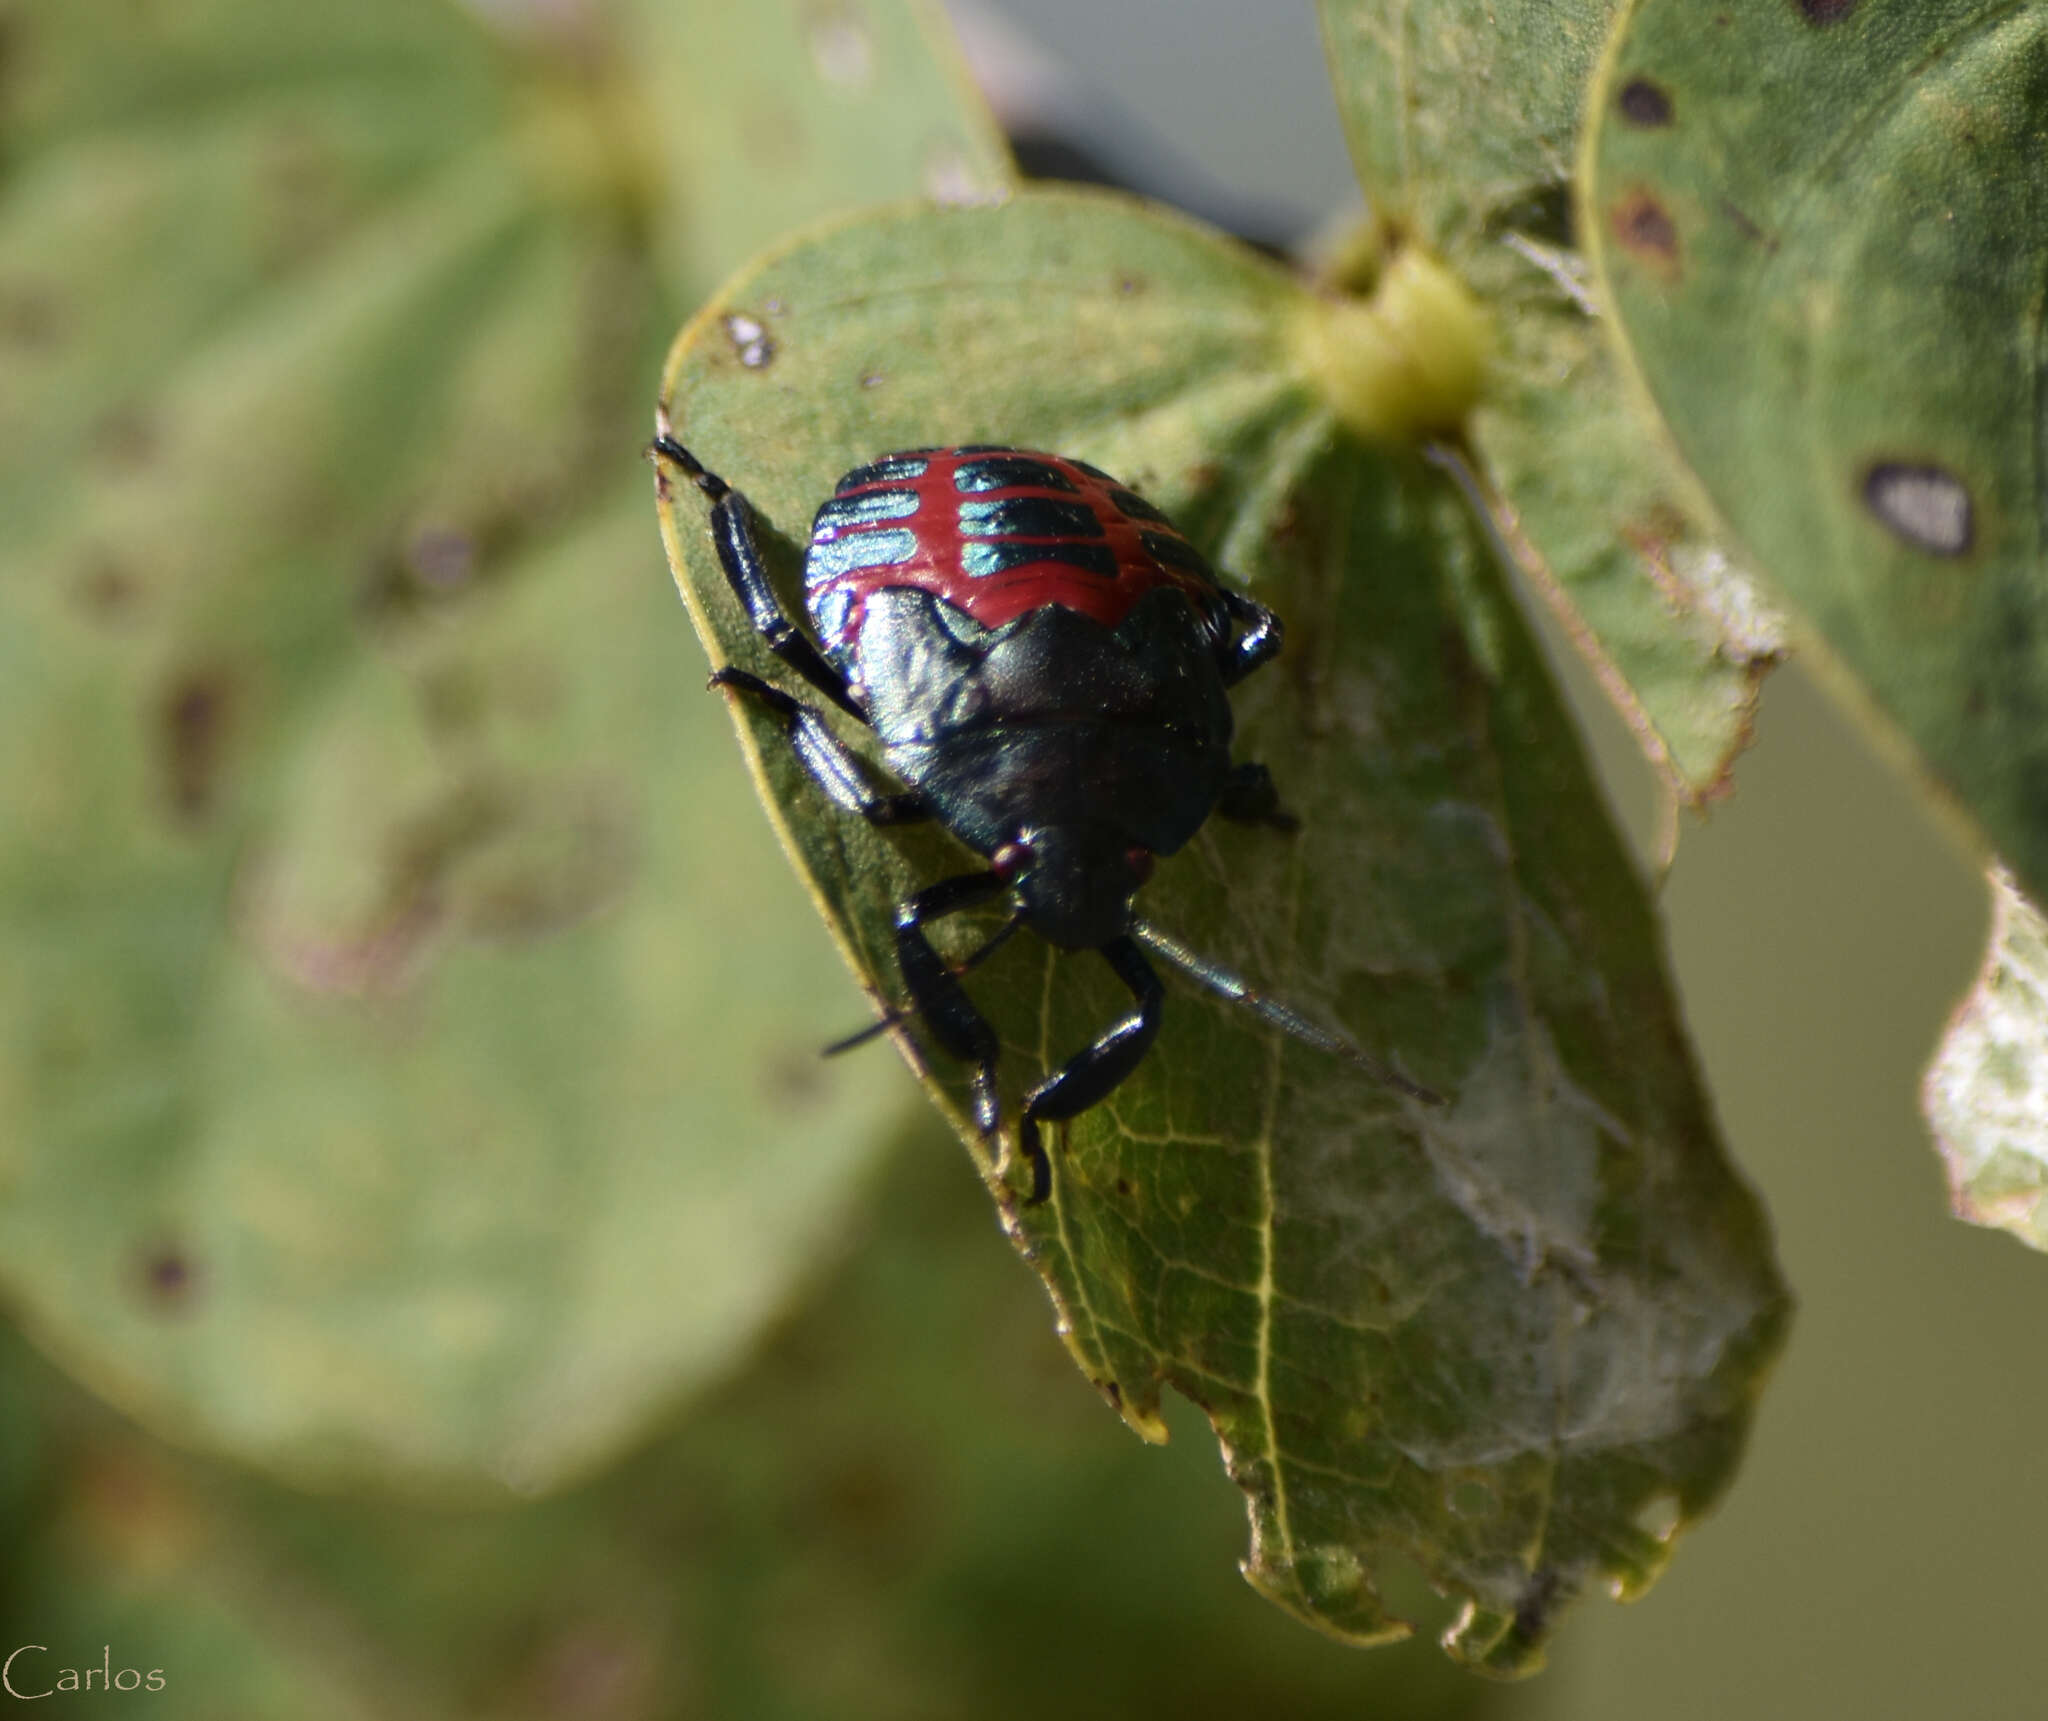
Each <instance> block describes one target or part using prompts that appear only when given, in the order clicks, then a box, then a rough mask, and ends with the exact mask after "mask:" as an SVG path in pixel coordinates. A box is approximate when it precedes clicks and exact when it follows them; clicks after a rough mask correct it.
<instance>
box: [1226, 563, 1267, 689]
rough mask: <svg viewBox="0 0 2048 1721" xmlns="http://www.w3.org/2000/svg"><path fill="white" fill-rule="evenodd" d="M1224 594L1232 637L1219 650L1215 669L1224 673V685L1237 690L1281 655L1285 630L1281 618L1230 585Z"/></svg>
mask: <svg viewBox="0 0 2048 1721" xmlns="http://www.w3.org/2000/svg"><path fill="white" fill-rule="evenodd" d="M1222 593H1223V607H1224V608H1225V609H1226V610H1228V611H1229V612H1230V619H1231V621H1232V623H1233V624H1234V626H1233V629H1232V632H1231V636H1230V638H1228V639H1226V640H1225V641H1224V642H1223V644H1222V646H1221V647H1219V648H1218V650H1217V654H1216V667H1217V668H1218V669H1220V670H1221V671H1222V672H1223V685H1224V686H1225V687H1235V686H1236V685H1237V684H1238V683H1239V682H1240V681H1242V680H1243V679H1244V678H1245V677H1246V676H1247V675H1249V674H1251V672H1252V671H1253V670H1255V669H1257V668H1258V667H1259V665H1260V664H1262V663H1264V662H1266V661H1267V660H1268V659H1270V658H1272V657H1273V656H1274V655H1275V654H1276V653H1278V651H1279V650H1280V641H1281V638H1282V633H1283V630H1282V628H1281V626H1280V618H1279V617H1278V616H1276V615H1275V614H1274V613H1273V612H1272V611H1271V610H1269V609H1268V608H1266V606H1265V605H1264V604H1262V603H1255V602H1253V601H1252V599H1250V598H1248V597H1246V596H1245V595H1244V593H1242V592H1234V591H1232V590H1231V589H1230V588H1229V587H1228V586H1225V587H1223V588H1222ZM1240 630H1241V631H1240Z"/></svg>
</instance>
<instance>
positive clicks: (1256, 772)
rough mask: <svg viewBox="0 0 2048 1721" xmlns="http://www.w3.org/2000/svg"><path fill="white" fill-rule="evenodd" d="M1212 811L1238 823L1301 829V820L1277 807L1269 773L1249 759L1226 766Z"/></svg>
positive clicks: (1283, 829)
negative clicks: (1227, 774)
mask: <svg viewBox="0 0 2048 1721" xmlns="http://www.w3.org/2000/svg"><path fill="white" fill-rule="evenodd" d="M1216 810H1217V811H1218V812H1219V813H1221V814H1222V815H1223V816H1224V817H1225V818H1226V819H1231V820H1233V821H1235V822H1236V823H1238V824H1240V825H1270V826H1271V827H1272V828H1273V829H1274V830H1276V831H1298V830H1300V829H1301V821H1300V820H1299V819H1297V818H1296V817H1295V816H1294V815H1293V814H1292V813H1290V812H1289V811H1288V810H1287V809H1286V808H1285V807H1283V806H1281V804H1280V791H1279V790H1278V789H1276V788H1275V787H1274V786H1273V773H1272V772H1271V771H1269V770H1267V769H1266V767H1265V766H1263V765H1261V764H1258V763H1256V762H1254V761H1251V760H1247V761H1246V762H1245V763H1243V764H1241V765H1233V766H1231V767H1230V775H1229V776H1228V777H1226V778H1225V779H1224V780H1223V794H1222V797H1221V799H1219V800H1218V801H1217V803H1216Z"/></svg>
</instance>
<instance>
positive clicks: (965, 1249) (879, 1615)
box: [0, 1127, 1489, 1721]
mask: <svg viewBox="0 0 2048 1721" xmlns="http://www.w3.org/2000/svg"><path fill="white" fill-rule="evenodd" d="M900 1146H901V1151H900V1152H898V1153H897V1154H896V1155H895V1156H894V1157H893V1159H892V1160H891V1162H890V1164H889V1166H888V1169H887V1171H886V1175H885V1176H884V1177H883V1178H882V1179H881V1180H880V1182H879V1184H878V1186H877V1187H876V1188H874V1189H873V1190H872V1191H871V1194H872V1197H873V1199H872V1201H871V1203H869V1204H867V1205H864V1206H863V1207H861V1208H859V1209H857V1210H856V1212H855V1215H854V1217H853V1221H852V1223H851V1225H850V1227H849V1230H848V1232H847V1235H846V1239H845V1241H846V1243H847V1245H848V1250H847V1259H846V1261H845V1262H844V1264H843V1265H840V1266H838V1267H837V1268H836V1270H834V1271H833V1272H831V1273H830V1274H829V1275H826V1276H824V1277H823V1278H822V1279H821V1281H820V1283H819V1284H818V1285H817V1287H816V1289H815V1292H814V1294H813V1295H812V1296H811V1297H810V1298H809V1299H808V1300H807V1301H806V1303H805V1304H804V1305H803V1307H802V1308H801V1310H800V1311H799V1312H797V1313H796V1314H795V1315H794V1317H793V1318H792V1319H791V1320H790V1321H789V1322H788V1323H787V1324H785V1325H784V1326H783V1327H782V1328H781V1329H779V1331H778V1332H777V1333H776V1335H775V1336H774V1338H773V1339H772V1341H771V1342H770V1344H769V1345H768V1346H767V1347H766V1348H765V1350H764V1351H763V1352H762V1353H761V1354H760V1355H758V1356H757V1357H756V1358H755V1359H754V1360H753V1361H752V1362H750V1363H749V1365H748V1366H747V1368H746V1370H745V1371H744V1372H743V1373H741V1374H740V1375H739V1376H738V1377H737V1378H736V1379H735V1380H733V1381H731V1382H730V1383H728V1384H726V1385H724V1386H722V1387H721V1388H720V1389H718V1390H717V1391H715V1392H714V1393H712V1394H711V1395H709V1396H708V1397H707V1398H706V1399H705V1400H703V1401H702V1402H701V1403H700V1406H699V1407H698V1408H697V1409H696V1410H695V1411H694V1412H693V1413H692V1415H691V1416H690V1417H689V1418H688V1419H687V1421H686V1422H685V1423H684V1424H683V1425H682V1426H680V1427H678V1428H676V1429H674V1430H672V1431H670V1432H668V1433H667V1434H665V1435H664V1436H663V1437H662V1439H661V1441H660V1443H659V1444H658V1445H656V1446H655V1447H654V1448H652V1449H651V1450H649V1451H648V1452H646V1453H644V1454H642V1455H640V1456H639V1457H637V1458H634V1459H631V1460H629V1461H628V1462H627V1463H625V1464H624V1465H622V1466H621V1467H620V1468H619V1469H618V1470H617V1471H615V1472H614V1473H612V1474H611V1475H609V1476H608V1477H606V1478H605V1479H604V1480H602V1481H601V1482H598V1483H596V1484H595V1485H593V1486H590V1487H587V1488H584V1489H581V1490H578V1491H575V1492H572V1493H569V1494H566V1495H563V1496H560V1497H558V1498H557V1499H555V1500H552V1501H549V1502H547V1503H545V1504H543V1505H539V1506H532V1507H526V1508H523V1509H520V1510H516V1511H508V1512H500V1513H431V1512H421V1511H405V1510H401V1509H396V1508H391V1507H369V1508H365V1507H363V1506H361V1505H354V1504H344V1503H339V1502H333V1501H323V1500H318V1499H309V1498H304V1497H298V1496H294V1495H292V1494H289V1493H287V1492H285V1491H284V1490H282V1489H279V1488H276V1487H273V1486H268V1485H265V1484H262V1483H259V1482H254V1481H251V1480H248V1479H246V1478H241V1477H237V1476H235V1475H234V1474H232V1473H229V1472H227V1471H226V1470H224V1469H223V1468H221V1467H217V1466H209V1465H205V1464H200V1463H197V1462H193V1461H188V1460H182V1459H179V1458H177V1457H175V1456H173V1455H171V1454H169V1453H166V1452H164V1451H163V1450H162V1449H160V1448H155V1447H152V1446H150V1445H148V1444H147V1443H145V1442H143V1441H141V1440H139V1439H137V1438H135V1437H134V1436H132V1435H129V1434H127V1433H125V1432H124V1431H122V1430H120V1429H118V1428H115V1427H111V1426H109V1425H108V1421H109V1419H107V1418H106V1417H104V1416H103V1415H96V1414H94V1413H93V1412H92V1411H91V1410H89V1409H88V1408H86V1407H84V1406H81V1405H80V1404H78V1403H77V1402H76V1401H75V1400H74V1399H71V1398H69V1397H67V1396H65V1395H63V1394H61V1393H57V1392H54V1391H53V1390H52V1389H51V1388H50V1387H49V1386H48V1385H47V1384H45V1385H43V1386H42V1388H41V1390H40V1392H39V1394H38V1396H39V1397H40V1398H41V1399H42V1400H43V1401H44V1402H45V1405H46V1410H45V1416H46V1418H47V1421H48V1425H49V1427H50V1429H51V1431H52V1433H53V1435H55V1436H57V1441H56V1442H55V1444H57V1445H59V1446H60V1447H61V1452H62V1456H61V1457H60V1458H59V1460H58V1461H57V1462H56V1463H55V1464H54V1465H53V1466H52V1475H51V1478H50V1486H49V1487H48V1488H47V1490H46V1492H45V1495H44V1503H43V1506H42V1509H41V1511H40V1513H39V1515H38V1517H37V1518H36V1520H35V1522H34V1526H33V1530H32V1532H31V1533H30V1534H27V1535H24V1536H22V1537H21V1538H20V1539H19V1540H17V1541H16V1542H15V1544H14V1546H13V1560H14V1565H15V1570H16V1573H17V1576H18V1580H19V1583H18V1589H17V1593H15V1594H14V1595H13V1596H11V1597H10V1598H9V1600H8V1603H7V1605H6V1607H5V1611H4V1614H0V1618H4V1619H5V1621H6V1626H5V1629H6V1631H7V1633H8V1642H9V1645H10V1647H11V1646H12V1645H13V1644H17V1643H22V1642H30V1643H42V1644H46V1645H48V1646H49V1647H50V1653H49V1654H48V1655H47V1656H45V1657H43V1658H41V1660H40V1661H39V1662H33V1663H31V1664H30V1665H34V1666H37V1667H38V1668H39V1669H41V1670H44V1671H47V1670H49V1669H53V1668H55V1667H59V1666H62V1665H64V1664H65V1662H66V1660H67V1659H68V1660H70V1661H71V1662H72V1663H73V1664H76V1662H78V1661H79V1660H82V1659H84V1658H85V1657H87V1656H90V1658H91V1661H92V1664H93V1665H94V1666H95V1667H97V1665H98V1662H99V1656H100V1649H101V1645H102V1644H108V1645H110V1647H111V1652H112V1656H113V1660H114V1665H116V1666H117V1667H118V1666H121V1665H124V1664H125V1665H131V1666H139V1667H141V1668H144V1669H147V1668H151V1667H161V1668H162V1669H163V1670H164V1673H165V1681H166V1683H165V1689H164V1690H163V1691H162V1692H161V1693H154V1694H152V1695H151V1696H150V1697H149V1699H148V1701H149V1704H150V1707H151V1712H152V1713H154V1714H158V1715H162V1716H166V1717H184V1716H194V1717H204V1718H205V1721H218V1718H219V1717H221V1716H224V1715H228V1716H232V1715H252V1716H254V1715H261V1716H266V1717H268V1716H300V1715H308V1716H326V1715H328V1714H340V1715H349V1716H357V1717H365V1718H370V1721H384V1718H387V1717H391V1718H399V1717H417V1716H434V1717H446V1718H457V1717H467V1716H486V1715H488V1716H491V1717H495V1718H499V1721H520V1718H524V1717H533V1718H535V1721H538V1718H539V1717H542V1716H548V1717H560V1716H563V1715H576V1716H592V1717H598V1718H602V1721H640V1718H652V1717H656V1716H678V1717H680V1716H703V1715H715V1716H719V1717H721V1718H724V1721H748V1718H752V1717H762V1718H764V1721H766V1718H771V1717H786V1716H822V1715H831V1716H836V1717H840V1718H842V1721H859V1718H861V1717H866V1716H877V1717H903V1716H915V1717H930V1718H932V1721H940V1718H951V1717H958V1716H966V1715H975V1716H990V1717H1017V1718H1019V1721H1022V1718H1025V1717H1031V1718H1034V1721H1035V1718H1038V1717H1043V1716H1046V1715H1061V1716H1072V1717H1075V1718H1077V1721H1124V1718H1125V1717H1128V1716H1131V1715H1133V1714H1137V1713H1140V1712H1144V1711H1147V1710H1151V1711H1155V1712H1157V1713H1161V1714H1169V1715H1173V1716H1176V1717H1185V1718H1188V1721H1199V1718H1201V1717H1210V1716H1214V1717H1224V1716H1241V1715H1243V1714H1246V1713H1248V1712H1261V1713H1276V1714H1285V1715H1288V1716H1290V1717H1300V1718H1302V1721H1311V1718H1321V1717H1329V1718H1331V1721H1335V1718H1337V1717H1350V1716H1355V1715H1357V1714H1358V1713H1360V1711H1361V1708H1364V1709H1367V1710H1371V1711H1373V1712H1378V1713H1390V1714H1399V1715H1401V1716H1403V1717H1407V1718H1410V1721H1452V1718H1453V1717H1461V1716H1472V1715H1474V1714H1475V1713H1477V1712H1478V1711H1479V1710H1480V1709H1481V1707H1482V1706H1483V1704H1484V1702H1485V1700H1486V1698H1487V1697H1488V1696H1489V1693H1488V1692H1487V1691H1486V1689H1485V1688H1484V1687H1481V1686H1478V1685H1476V1684H1475V1683H1474V1682H1472V1681H1470V1680H1467V1679H1463V1678H1461V1677H1460V1676H1459V1675H1457V1674H1456V1673H1455V1672H1454V1671H1453V1670H1452V1669H1450V1668H1449V1667H1447V1666H1446V1665H1444V1664H1443V1663H1442V1662H1441V1661H1439V1660H1437V1658H1435V1657H1433V1656H1428V1655H1424V1654H1420V1653H1417V1654H1409V1655H1394V1656H1389V1657H1374V1658H1372V1659H1370V1660H1364V1661H1362V1660H1360V1659H1359V1658H1358V1657H1356V1656H1354V1655H1351V1654H1348V1653H1347V1652H1345V1651H1344V1650H1343V1649H1341V1648H1340V1647H1338V1646H1337V1645H1335V1644H1330V1643H1325V1642H1322V1641H1320V1640H1318V1639H1316V1638H1314V1637H1312V1636H1310V1635H1309V1634H1308V1633H1305V1632H1301V1631H1298V1630H1296V1629H1295V1628H1294V1627H1293V1626H1292V1625H1291V1624H1290V1623H1288V1622H1286V1621H1283V1620H1281V1619H1279V1618H1278V1617H1277V1616H1275V1615H1274V1614H1272V1613H1271V1611H1270V1610H1268V1609H1265V1608H1263V1607H1260V1606H1259V1605H1258V1604H1257V1603H1256V1601H1254V1599H1253V1598H1252V1597H1250V1596H1248V1595H1246V1594H1245V1593H1244V1590H1243V1589H1242V1587H1241V1586H1240V1585H1239V1584H1238V1583H1237V1581H1236V1580H1235V1578H1234V1577H1233V1576H1232V1575H1231V1573H1230V1571H1229V1564H1228V1554H1229V1549H1230V1545H1231V1542H1232V1541H1233V1539H1234V1538H1235V1536H1236V1534H1237V1532H1236V1529H1235V1526H1234V1525H1233V1524H1232V1523H1231V1521H1230V1519H1231V1516H1232V1515H1231V1514H1230V1513H1229V1511H1228V1510H1227V1508H1223V1509H1219V1508H1222V1502H1221V1501H1220V1500H1219V1499H1218V1498H1217V1497H1216V1495H1215V1492H1214V1489H1213V1483H1212V1477H1211V1472H1212V1462H1211V1461H1210V1460H1209V1459H1208V1458H1207V1457H1206V1455H1205V1454H1204V1453H1203V1452H1202V1451H1201V1450H1200V1449H1199V1447H1198V1446H1197V1445H1196V1444H1195V1443H1194V1442H1189V1443H1187V1447H1186V1450H1185V1451H1183V1452H1179V1453H1176V1454H1172V1455H1170V1456H1165V1457H1162V1456H1161V1455H1158V1454H1154V1453H1151V1452H1148V1451H1146V1450H1145V1449H1144V1448H1142V1447H1141V1446H1139V1444H1138V1443H1137V1442H1136V1441H1134V1440H1131V1439H1130V1438H1129V1436H1128V1435H1126V1434H1125V1433H1124V1431H1123V1430H1121V1429H1119V1428H1117V1427H1116V1426H1115V1425H1114V1424H1113V1423H1112V1422H1111V1421H1110V1420H1109V1419H1108V1418H1107V1417H1105V1416H1103V1415H1102V1414H1101V1412H1100V1408H1099V1406H1097V1405H1096V1404H1095V1403H1094V1401H1093V1399H1092V1398H1091V1397H1090V1396H1089V1395H1088V1394H1087V1392H1086V1391H1085V1390H1084V1389H1082V1388H1081V1386H1080V1384H1079V1383H1078V1382H1077V1381H1075V1380H1074V1378H1073V1375H1072V1372H1071V1370H1069V1369H1068V1368H1067V1366H1066V1363H1065V1361H1064V1359H1063V1357H1062V1355H1061V1352H1060V1348H1059V1345H1058V1343H1057V1342H1056V1341H1055V1340H1054V1338H1053V1336H1052V1333H1051V1331H1050V1330H1049V1324H1048V1322H1047V1320H1046V1310H1045V1304H1044V1301H1043V1299H1042V1298H1041V1297H1040V1296H1039V1295H1038V1294H1037V1293H1036V1292H1035V1290H1034V1289H1033V1288H1032V1287H1031V1286H1030V1284H1029V1282H1028V1281H1027V1280H1026V1279H1025V1278H1024V1277H1023V1276H1022V1275H1020V1274H1018V1273H1017V1272H1016V1271H1015V1269H1014V1267H1013V1265H1012V1264H1011V1262H1010V1261H1009V1260H1008V1259H1007V1258H1006V1255H1005V1252H1004V1251H1003V1250H1002V1249H1001V1248H1000V1246H999V1245H998V1244H997V1240H996V1238H995V1237H994V1236H993V1235H992V1234H991V1232H990V1229H989V1225H988V1219H987V1208H986V1206H985V1204H984V1203H983V1202H982V1200H981V1198H980V1195H979V1192H978V1191H977V1189H976V1188H975V1186H974V1183H973V1180H972V1178H971V1177H969V1176H968V1175H966V1173H965V1172H964V1170H963V1168H962V1167H961V1166H960V1165H959V1163H958V1161H957V1160H956V1159H955V1158H954V1156H953V1155H952V1154H951V1153H950V1152H949V1151H948V1147H947V1143H946V1141H945V1139H944V1137H943V1135H942V1134H941V1133H940V1132H938V1131H937V1130H935V1129H933V1128H930V1127H925V1128H922V1129H920V1130H918V1131H916V1132H914V1133H912V1134H911V1135H910V1136H909V1137H908V1138H907V1139H905V1140H904V1141H903V1142H902V1143H901V1144H900ZM9 1361H10V1363H12V1364H13V1366H10V1367H9V1368H8V1370H7V1374H8V1380H7V1384H8V1385H9V1386H13V1385H14V1384H15V1380H16V1379H17V1378H19V1376H20V1375H21V1373H22V1370H21V1368H20V1365H19V1363H18V1362H17V1361H15V1359H12V1358H10V1359H9ZM1418 1587H1419V1586H1418ZM1417 1600H1418V1601H1420V1602H1422V1603H1423V1604H1424V1605H1428V1598H1427V1597H1426V1596H1418V1597H1417Z"/></svg>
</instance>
